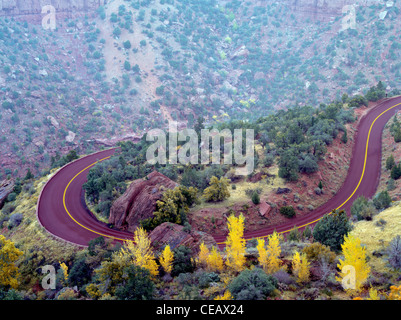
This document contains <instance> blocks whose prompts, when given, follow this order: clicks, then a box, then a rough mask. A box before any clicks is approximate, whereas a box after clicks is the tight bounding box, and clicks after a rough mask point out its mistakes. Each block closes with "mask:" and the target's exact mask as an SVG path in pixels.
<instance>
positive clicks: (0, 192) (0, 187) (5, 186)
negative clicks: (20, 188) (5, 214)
mask: <svg viewBox="0 0 401 320" xmlns="http://www.w3.org/2000/svg"><path fill="white" fill-rule="evenodd" d="M13 190H14V182H13V181H11V180H3V181H0V209H1V208H2V207H3V204H4V202H5V201H6V199H7V197H8V195H9V194H10V193H11V192H13Z"/></svg>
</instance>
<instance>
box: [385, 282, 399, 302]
mask: <svg viewBox="0 0 401 320" xmlns="http://www.w3.org/2000/svg"><path fill="white" fill-rule="evenodd" d="M386 299H387V300H401V285H400V286H398V287H397V286H391V287H390V293H389V294H388V295H387V296H386Z"/></svg>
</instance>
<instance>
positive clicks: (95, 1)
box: [0, 0, 107, 17]
mask: <svg viewBox="0 0 401 320" xmlns="http://www.w3.org/2000/svg"><path fill="white" fill-rule="evenodd" d="M106 3H107V0H0V16H8V17H11V16H19V15H41V14H42V7H44V6H46V5H52V6H53V7H54V8H55V9H56V13H57V12H60V13H61V12H63V13H65V12H70V13H74V12H89V11H94V10H96V9H97V8H98V7H99V6H102V5H104V4H106Z"/></svg>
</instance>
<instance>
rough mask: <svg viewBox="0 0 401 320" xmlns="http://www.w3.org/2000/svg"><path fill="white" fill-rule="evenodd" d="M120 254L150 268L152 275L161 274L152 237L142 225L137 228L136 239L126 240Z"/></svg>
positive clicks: (140, 265)
mask: <svg viewBox="0 0 401 320" xmlns="http://www.w3.org/2000/svg"><path fill="white" fill-rule="evenodd" d="M118 255H119V256H120V257H121V258H124V257H128V258H129V260H130V261H131V263H133V264H134V265H136V266H138V267H142V268H144V269H147V270H149V272H150V274H151V275H152V276H157V275H158V274H159V271H158V267H157V263H156V260H155V256H154V253H153V251H152V248H151V244H150V239H149V237H148V234H147V232H146V231H145V229H143V228H142V227H140V228H137V229H136V230H135V233H134V241H131V240H127V241H125V243H124V246H123V247H122V248H121V249H120V251H119V253H118Z"/></svg>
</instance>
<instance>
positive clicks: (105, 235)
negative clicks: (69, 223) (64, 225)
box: [63, 156, 127, 241]
mask: <svg viewBox="0 0 401 320" xmlns="http://www.w3.org/2000/svg"><path fill="white" fill-rule="evenodd" d="M109 158H110V156H108V157H106V158H103V159H101V160H98V161H96V162H95V163H92V164H91V165H89V166H87V167H86V168H85V169H83V170H81V171H80V172H78V173H77V174H76V175H75V176H74V178H72V179H71V180H70V182H68V184H67V186H66V187H65V189H64V194H63V205H64V209H65V211H66V212H67V214H68V215H69V217H70V218H71V219H72V220H73V221H74V222H75V223H76V224H78V225H79V226H81V227H82V228H84V229H86V230H88V231H90V232H93V233H95V234H98V235H100V236H103V237H107V238H112V239H115V240H122V241H125V240H127V239H121V238H117V237H113V236H110V235H107V234H103V233H100V232H97V231H94V230H92V229H90V228H88V227H86V226H84V225H83V224H81V223H79V222H78V221H77V220H76V219H75V218H74V217H73V216H72V215H71V213H70V212H69V211H68V209H67V205H66V204H65V195H66V193H67V190H68V187H69V186H70V184H71V183H72V182H73V181H74V180H75V178H76V177H78V176H79V175H80V174H82V172H84V171H86V170H87V169H89V168H91V167H93V166H94V165H95V164H97V163H99V162H101V161H104V160H106V159H109Z"/></svg>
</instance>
